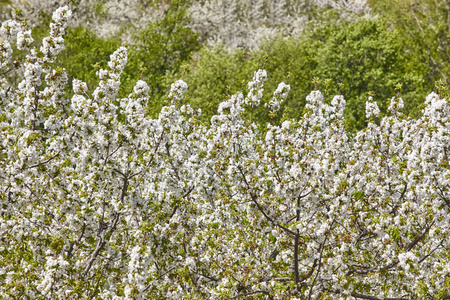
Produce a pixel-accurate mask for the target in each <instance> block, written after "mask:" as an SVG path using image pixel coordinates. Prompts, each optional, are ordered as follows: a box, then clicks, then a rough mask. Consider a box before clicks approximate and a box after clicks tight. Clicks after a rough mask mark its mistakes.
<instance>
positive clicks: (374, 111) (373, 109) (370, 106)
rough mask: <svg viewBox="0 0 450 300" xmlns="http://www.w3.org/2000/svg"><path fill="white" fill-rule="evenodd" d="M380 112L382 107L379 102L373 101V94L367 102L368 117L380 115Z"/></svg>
mask: <svg viewBox="0 0 450 300" xmlns="http://www.w3.org/2000/svg"><path fill="white" fill-rule="evenodd" d="M379 114H380V109H379V108H378V104H377V103H376V102H374V101H373V97H372V96H369V101H367V102H366V118H367V119H370V118H371V117H378V115H379Z"/></svg>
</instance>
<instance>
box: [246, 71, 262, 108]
mask: <svg viewBox="0 0 450 300" xmlns="http://www.w3.org/2000/svg"><path fill="white" fill-rule="evenodd" d="M266 81H267V72H266V70H262V69H260V70H258V71H256V72H255V75H254V76H253V80H252V81H250V82H249V83H248V89H249V92H248V94H247V97H246V98H245V104H248V105H251V106H258V105H259V103H260V102H261V98H262V96H263V92H264V89H263V86H264V82H266Z"/></svg>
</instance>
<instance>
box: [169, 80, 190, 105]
mask: <svg viewBox="0 0 450 300" xmlns="http://www.w3.org/2000/svg"><path fill="white" fill-rule="evenodd" d="M187 89H188V86H187V84H186V82H184V81H183V80H181V79H180V80H177V81H176V82H174V83H172V85H171V86H170V92H169V98H170V99H173V100H183V98H184V93H186V91H187Z"/></svg>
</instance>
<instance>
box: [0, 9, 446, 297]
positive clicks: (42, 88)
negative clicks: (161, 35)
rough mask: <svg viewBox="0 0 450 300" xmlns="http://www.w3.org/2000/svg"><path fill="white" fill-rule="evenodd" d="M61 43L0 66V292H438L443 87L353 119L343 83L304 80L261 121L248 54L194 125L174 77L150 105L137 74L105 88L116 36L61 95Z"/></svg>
mask: <svg viewBox="0 0 450 300" xmlns="http://www.w3.org/2000/svg"><path fill="white" fill-rule="evenodd" d="M69 15H70V12H69V11H68V10H67V8H63V9H60V10H58V14H56V15H55V23H54V24H55V25H54V26H53V28H54V30H55V31H54V32H55V33H56V32H58V31H60V30H63V29H64V26H65V23H64V22H66V21H67V18H66V17H65V16H69ZM5 28H6V26H5ZM20 30H28V29H26V28H22V29H19V31H20ZM19 31H17V32H16V33H15V36H17V35H18V32H19ZM53 36H55V35H53ZM5 40H6V39H5ZM13 40H14V38H13V37H11V38H10V39H9V40H8V41H13ZM18 42H19V41H18ZM58 47H62V45H59V46H58ZM56 52H58V51H49V56H48V57H45V56H42V55H41V56H39V55H37V53H38V50H36V49H35V48H33V47H32V46H30V47H29V49H28V51H27V53H28V54H27V64H26V66H25V68H24V69H23V73H22V74H21V76H22V77H23V78H24V79H23V80H22V81H21V82H20V83H18V84H17V86H15V85H12V84H9V83H8V82H7V81H6V80H3V79H2V80H0V237H1V241H2V242H1V243H0V298H4V299H15V298H18V299H22V298H31V299H39V298H48V299H66V298H70V299H75V298H83V297H86V296H87V297H91V298H99V299H149V298H150V299H160V298H161V299H183V298H185V297H186V295H189V297H194V298H199V299H229V298H245V297H247V296H255V297H261V298H273V299H309V298H310V299H329V298H330V297H331V298H335V299H355V298H356V299H385V298H391V299H392V298H393V299H395V298H397V299H400V298H405V297H408V298H409V299H442V298H446V297H447V298H448V297H449V296H450V295H449V292H448V278H449V277H448V276H449V275H448V274H449V272H450V250H449V249H450V240H449V238H448V236H449V234H448V233H449V230H450V200H449V199H450V180H449V178H450V165H449V163H448V151H449V150H448V149H450V118H449V117H448V116H449V115H450V105H449V103H448V101H447V100H448V99H442V98H441V97H439V95H437V94H435V93H432V94H430V95H429V96H428V97H427V99H426V102H425V108H424V109H423V116H421V117H419V118H417V119H412V118H408V117H406V116H403V115H402V114H401V112H400V111H399V109H400V108H401V101H400V100H399V99H400V98H399V97H394V98H393V100H392V104H391V112H388V114H389V115H387V116H385V117H382V118H380V120H375V118H371V119H370V120H369V123H368V126H367V128H366V129H364V130H361V131H360V132H358V133H357V134H355V135H351V134H350V133H349V132H348V131H347V130H346V127H345V120H344V117H343V111H344V109H345V104H346V102H345V100H344V98H343V96H335V97H334V98H333V99H332V101H331V103H330V104H327V103H326V101H324V96H323V95H322V93H321V92H320V91H313V92H311V93H310V94H309V95H308V97H307V106H306V113H305V115H304V116H303V117H302V118H301V119H300V120H293V119H291V120H285V121H283V123H282V124H281V126H278V125H276V124H269V125H268V126H267V128H265V129H264V130H262V129H261V128H260V127H259V126H258V125H256V124H255V122H253V120H252V119H250V120H249V117H248V113H247V112H246V111H245V109H244V107H245V105H244V104H245V101H252V102H248V103H249V104H255V103H256V100H257V101H260V99H261V95H262V86H263V82H264V81H265V79H266V78H267V74H266V72H265V71H264V70H259V71H257V72H256V73H255V76H254V78H253V80H252V81H251V82H250V84H249V89H250V93H249V96H248V97H247V98H245V97H244V95H243V94H242V93H239V94H236V95H233V96H231V97H230V98H229V99H227V100H226V101H225V102H223V103H222V104H220V106H219V111H218V114H217V115H215V116H213V117H212V119H211V124H210V125H209V126H206V125H203V124H202V123H201V122H199V119H198V115H199V113H200V112H199V111H195V110H194V109H192V108H191V107H190V106H189V105H181V103H179V101H178V100H181V99H183V93H184V92H186V90H187V84H186V83H185V82H184V81H182V80H179V81H177V82H175V83H174V85H173V86H172V89H171V95H170V97H171V98H172V99H173V103H171V104H170V105H168V106H165V107H163V109H162V110H161V113H160V114H159V116H158V118H156V119H152V118H150V117H149V116H148V115H147V114H146V112H145V107H146V106H147V101H148V91H149V88H148V85H147V84H146V83H145V82H143V81H138V82H137V84H136V86H135V87H134V89H133V92H131V93H130V94H129V96H128V97H126V98H122V99H117V98H116V95H117V91H118V87H119V85H120V76H121V72H122V70H123V68H124V66H125V63H126V61H127V52H126V49H125V48H124V47H121V48H119V49H118V50H117V51H116V52H115V53H113V55H111V56H110V63H109V64H108V68H107V69H105V70H100V71H99V72H98V75H99V77H100V83H99V86H98V87H97V88H96V89H95V91H94V92H93V93H92V94H90V92H89V90H88V88H87V86H86V84H85V83H83V82H81V81H79V80H74V81H73V88H74V92H75V95H74V96H73V97H72V99H70V100H69V99H66V98H65V93H64V90H65V89H66V88H67V82H68V78H67V75H66V74H65V71H64V70H62V69H53V68H52V66H51V64H49V63H48V62H49V61H50V60H54V59H55V57H54V56H53V54H52V53H56ZM5 57H6V56H5ZM6 58H7V60H9V61H10V60H11V57H6ZM10 67H14V65H13V64H11V63H9V64H8V65H6V66H5V67H3V69H1V70H0V72H2V71H3V70H4V69H5V68H10ZM17 72H20V70H17ZM42 77H44V79H42ZM288 90H289V86H288V85H285V84H283V83H282V84H280V85H279V87H278V89H277V90H276V91H275V93H274V96H275V97H278V98H283V97H286V96H287V92H288ZM255 99H256V100H255ZM277 101H278V100H277ZM372 101H373V99H369V101H368V103H367V107H368V108H369V109H368V116H369V117H370V116H375V115H377V114H378V109H377V108H376V106H375V105H373V104H374V102H372ZM272 105H273V106H274V107H273V109H275V108H277V107H278V105H279V104H278V105H275V104H274V103H272V104H269V106H271V107H272Z"/></svg>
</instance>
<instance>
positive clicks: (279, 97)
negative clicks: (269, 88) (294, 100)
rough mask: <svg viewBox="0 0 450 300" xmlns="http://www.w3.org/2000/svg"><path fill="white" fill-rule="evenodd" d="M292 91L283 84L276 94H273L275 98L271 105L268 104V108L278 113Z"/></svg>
mask: <svg viewBox="0 0 450 300" xmlns="http://www.w3.org/2000/svg"><path fill="white" fill-rule="evenodd" d="M290 90H291V86H290V85H288V84H285V83H284V82H281V83H280V84H279V85H278V87H277V89H276V90H275V92H273V98H272V100H270V101H269V103H267V106H269V107H270V109H271V110H272V111H278V110H279V109H280V105H281V104H282V103H283V101H284V99H286V97H287V96H288V94H289V91H290Z"/></svg>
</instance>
